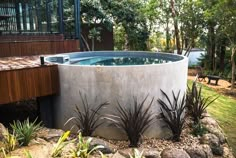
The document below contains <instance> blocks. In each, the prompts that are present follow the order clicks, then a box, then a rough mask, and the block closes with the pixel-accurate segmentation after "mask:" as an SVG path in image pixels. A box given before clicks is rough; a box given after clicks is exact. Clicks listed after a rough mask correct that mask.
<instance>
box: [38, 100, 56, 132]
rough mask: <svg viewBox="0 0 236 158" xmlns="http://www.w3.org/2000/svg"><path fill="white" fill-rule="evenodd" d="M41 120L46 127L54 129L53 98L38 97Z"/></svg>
mask: <svg viewBox="0 0 236 158" xmlns="http://www.w3.org/2000/svg"><path fill="white" fill-rule="evenodd" d="M37 101H38V104H39V105H38V107H39V109H38V110H39V114H40V119H41V120H42V122H43V124H44V126H45V127H48V128H53V97H52V96H45V97H38V98H37Z"/></svg>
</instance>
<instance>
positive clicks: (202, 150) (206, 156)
mask: <svg viewBox="0 0 236 158" xmlns="http://www.w3.org/2000/svg"><path fill="white" fill-rule="evenodd" d="M185 151H186V152H187V153H188V154H189V156H190V157H191V158H212V157H213V154H212V151H211V148H210V146H209V145H207V144H204V145H198V146H193V147H188V148H187V149H185Z"/></svg>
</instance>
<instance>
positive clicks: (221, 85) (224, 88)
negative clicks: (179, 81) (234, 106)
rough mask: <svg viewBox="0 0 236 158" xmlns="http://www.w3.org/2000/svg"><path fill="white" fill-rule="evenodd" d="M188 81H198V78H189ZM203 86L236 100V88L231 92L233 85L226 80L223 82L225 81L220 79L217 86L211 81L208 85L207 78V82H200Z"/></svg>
mask: <svg viewBox="0 0 236 158" xmlns="http://www.w3.org/2000/svg"><path fill="white" fill-rule="evenodd" d="M188 79H190V80H195V79H196V76H190V75H189V76H188ZM198 82H200V83H201V84H204V85H206V86H208V87H210V88H213V89H215V90H216V91H217V92H219V93H221V94H223V95H226V96H231V97H233V98H234V99H236V88H235V89H234V90H231V89H230V88H231V83H229V82H228V81H226V80H223V79H220V80H219V81H218V85H215V81H211V83H210V84H207V83H208V78H207V77H206V78H205V81H204V80H203V81H199V80H198Z"/></svg>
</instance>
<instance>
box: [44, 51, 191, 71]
mask: <svg viewBox="0 0 236 158" xmlns="http://www.w3.org/2000/svg"><path fill="white" fill-rule="evenodd" d="M103 52H105V53H112V52H117V53H137V52H138V53H145V54H153V53H158V54H162V55H171V56H177V57H180V58H182V59H179V60H177V61H171V62H167V63H159V64H142V65H117V66H114V65H75V64H61V63H55V62H50V61H48V60H47V59H48V58H50V57H53V56H57V55H70V54H75V53H84V54H86V53H103ZM185 60H188V58H187V57H186V56H183V55H179V54H173V53H164V52H150V51H85V52H69V53H60V54H55V55H50V56H47V57H45V62H47V63H54V64H57V65H60V66H78V67H95V68H96V67H103V68H105V67H113V68H116V67H119V68H121V67H143V66H158V65H159V66H160V65H169V64H177V63H180V62H183V61H185Z"/></svg>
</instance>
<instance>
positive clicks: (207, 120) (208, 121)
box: [201, 117, 219, 128]
mask: <svg viewBox="0 0 236 158" xmlns="http://www.w3.org/2000/svg"><path fill="white" fill-rule="evenodd" d="M201 122H202V124H203V125H205V126H213V127H214V128H218V127H219V125H218V123H217V122H216V120H215V119H213V118H212V117H204V118H203V119H202V120H201Z"/></svg>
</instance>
